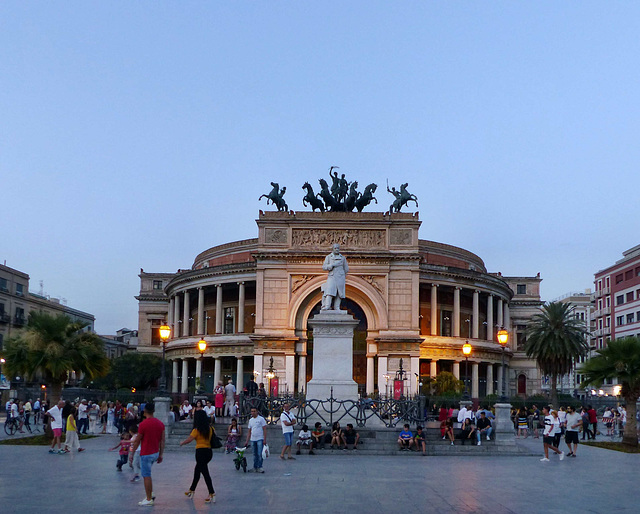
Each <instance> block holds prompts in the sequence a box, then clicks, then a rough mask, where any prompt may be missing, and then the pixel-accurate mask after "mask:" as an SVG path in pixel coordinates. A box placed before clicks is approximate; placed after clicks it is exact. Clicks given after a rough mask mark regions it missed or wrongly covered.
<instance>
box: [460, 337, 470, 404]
mask: <svg viewBox="0 0 640 514" xmlns="http://www.w3.org/2000/svg"><path fill="white" fill-rule="evenodd" d="M471 350H472V347H471V345H470V344H469V341H467V342H466V343H465V344H463V345H462V353H464V394H463V395H462V399H463V400H469V399H470V398H469V388H468V387H467V377H468V376H469V355H471Z"/></svg>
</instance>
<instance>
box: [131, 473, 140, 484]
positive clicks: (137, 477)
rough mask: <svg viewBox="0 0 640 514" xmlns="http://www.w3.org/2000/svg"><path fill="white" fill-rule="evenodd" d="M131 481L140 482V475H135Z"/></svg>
mask: <svg viewBox="0 0 640 514" xmlns="http://www.w3.org/2000/svg"><path fill="white" fill-rule="evenodd" d="M131 482H140V477H139V476H138V475H136V476H134V477H133V478H132V479H131Z"/></svg>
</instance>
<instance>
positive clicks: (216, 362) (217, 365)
mask: <svg viewBox="0 0 640 514" xmlns="http://www.w3.org/2000/svg"><path fill="white" fill-rule="evenodd" d="M221 367H222V362H221V361H220V357H215V358H214V359H213V387H214V388H215V387H216V386H217V385H218V382H220V372H221Z"/></svg>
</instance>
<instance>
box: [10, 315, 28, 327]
mask: <svg viewBox="0 0 640 514" xmlns="http://www.w3.org/2000/svg"><path fill="white" fill-rule="evenodd" d="M13 324H14V325H16V326H18V327H23V326H24V325H26V324H27V318H25V317H24V316H16V317H14V318H13Z"/></svg>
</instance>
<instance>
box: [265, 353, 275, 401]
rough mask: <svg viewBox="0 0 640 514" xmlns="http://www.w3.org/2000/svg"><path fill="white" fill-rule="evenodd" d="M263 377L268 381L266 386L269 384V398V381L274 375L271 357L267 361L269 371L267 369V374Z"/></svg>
mask: <svg viewBox="0 0 640 514" xmlns="http://www.w3.org/2000/svg"><path fill="white" fill-rule="evenodd" d="M264 376H265V377H267V379H268V380H269V382H268V384H269V396H271V379H272V378H275V376H276V373H275V371H274V370H273V357H271V358H270V359H269V369H267V372H266V373H265V375H264Z"/></svg>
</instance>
